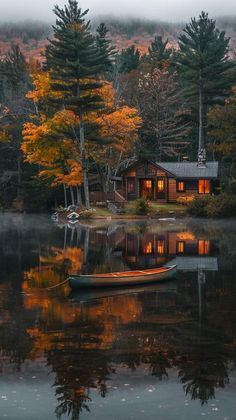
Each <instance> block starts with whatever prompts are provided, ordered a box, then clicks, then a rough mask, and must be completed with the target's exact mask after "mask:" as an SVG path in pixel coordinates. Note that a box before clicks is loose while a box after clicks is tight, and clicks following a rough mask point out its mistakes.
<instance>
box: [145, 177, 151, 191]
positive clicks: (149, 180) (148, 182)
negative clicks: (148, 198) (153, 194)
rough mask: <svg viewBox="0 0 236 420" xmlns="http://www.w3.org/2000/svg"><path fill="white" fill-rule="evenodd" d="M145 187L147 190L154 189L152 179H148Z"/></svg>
mask: <svg viewBox="0 0 236 420" xmlns="http://www.w3.org/2000/svg"><path fill="white" fill-rule="evenodd" d="M144 187H145V188H147V189H148V190H150V189H151V188H152V181H151V179H146V180H145V181H144Z"/></svg>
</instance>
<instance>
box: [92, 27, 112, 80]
mask: <svg viewBox="0 0 236 420" xmlns="http://www.w3.org/2000/svg"><path fill="white" fill-rule="evenodd" d="M96 32H97V35H96V44H97V48H98V51H99V52H100V54H101V56H103V65H104V72H105V73H107V72H109V71H111V70H112V59H111V58H112V56H114V54H115V48H114V47H112V46H111V41H110V39H108V38H107V34H108V29H107V27H106V25H105V24H104V23H100V25H99V26H98V28H97V30H96Z"/></svg>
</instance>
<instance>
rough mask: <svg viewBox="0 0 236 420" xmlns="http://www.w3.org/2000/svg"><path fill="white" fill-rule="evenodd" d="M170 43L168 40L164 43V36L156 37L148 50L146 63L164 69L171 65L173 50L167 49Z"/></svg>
mask: <svg viewBox="0 0 236 420" xmlns="http://www.w3.org/2000/svg"><path fill="white" fill-rule="evenodd" d="M168 42H169V41H168V39H166V41H163V38H162V36H155V38H154V40H153V41H152V43H151V45H150V47H149V48H148V54H147V56H146V61H147V62H148V63H150V64H152V65H153V66H154V67H158V68H163V66H165V65H166V64H167V63H169V62H170V60H171V56H172V49H171V48H167V45H168Z"/></svg>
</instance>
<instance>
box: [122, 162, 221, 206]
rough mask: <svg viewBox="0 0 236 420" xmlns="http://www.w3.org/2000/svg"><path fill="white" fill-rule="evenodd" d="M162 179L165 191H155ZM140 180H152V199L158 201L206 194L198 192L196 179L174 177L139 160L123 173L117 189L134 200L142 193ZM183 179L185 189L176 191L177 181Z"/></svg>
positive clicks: (170, 200)
mask: <svg viewBox="0 0 236 420" xmlns="http://www.w3.org/2000/svg"><path fill="white" fill-rule="evenodd" d="M161 179H163V180H164V184H165V193H163V194H159V197H158V193H157V182H158V180H161ZM142 180H152V182H153V194H152V200H154V201H158V202H160V203H165V202H170V203H175V202H176V201H177V200H178V198H179V197H191V196H204V195H207V194H199V192H198V179H176V178H174V176H171V175H170V174H169V173H168V172H165V171H164V170H163V169H162V168H159V167H158V166H155V165H153V164H152V163H150V162H141V163H140V162H139V163H137V165H136V166H134V167H132V168H131V169H130V170H127V171H126V172H124V173H123V176H122V190H121V191H119V192H120V193H121V194H122V195H123V196H124V198H125V199H126V200H127V201H131V200H136V199H137V198H139V197H140V196H141V195H142V190H141V188H142V187H141V183H142ZM178 181H184V183H185V190H184V191H177V182H178ZM213 184H214V181H212V180H211V181H210V192H209V194H211V193H212V191H214V188H213Z"/></svg>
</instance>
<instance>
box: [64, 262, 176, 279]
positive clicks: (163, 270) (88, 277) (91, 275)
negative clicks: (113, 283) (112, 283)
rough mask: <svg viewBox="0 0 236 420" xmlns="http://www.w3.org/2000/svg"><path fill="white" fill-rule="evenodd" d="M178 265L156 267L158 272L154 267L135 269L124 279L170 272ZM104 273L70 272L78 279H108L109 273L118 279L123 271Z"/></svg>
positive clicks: (71, 275) (72, 276)
mask: <svg viewBox="0 0 236 420" xmlns="http://www.w3.org/2000/svg"><path fill="white" fill-rule="evenodd" d="M176 267H177V264H175V265H170V266H166V267H163V269H162V270H161V269H158V268H157V269H156V270H157V271H156V272H155V271H154V269H150V270H148V269H147V270H135V271H132V273H133V274H131V275H130V276H128V275H124V279H129V278H130V277H136V276H138V277H145V276H151V275H155V274H165V273H168V272H169V271H171V270H173V269H174V268H176ZM152 270H153V272H150V271H152ZM158 270H159V271H158ZM145 271H149V272H145ZM124 273H129V271H124V272H123V274H124ZM139 273H142V274H139ZM104 274H106V277H105V276H104ZM104 274H69V277H71V278H78V279H79V278H87V279H92V278H95V279H107V278H109V275H110V276H111V277H112V276H114V279H116V278H122V272H120V273H119V272H116V273H104Z"/></svg>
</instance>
